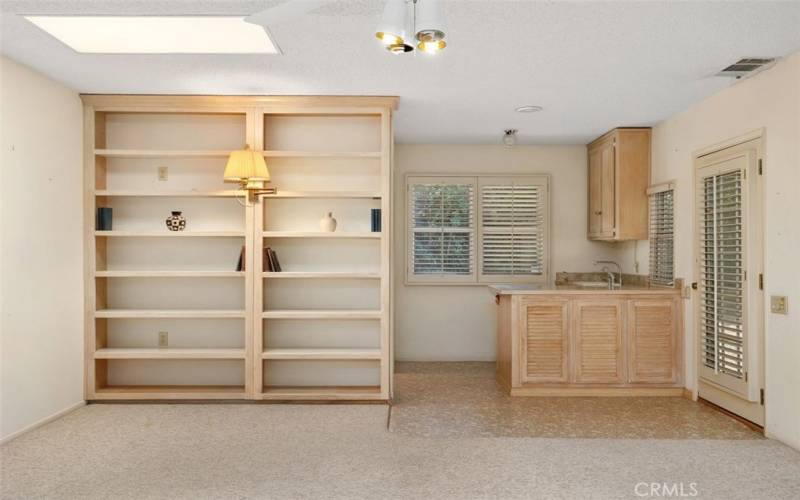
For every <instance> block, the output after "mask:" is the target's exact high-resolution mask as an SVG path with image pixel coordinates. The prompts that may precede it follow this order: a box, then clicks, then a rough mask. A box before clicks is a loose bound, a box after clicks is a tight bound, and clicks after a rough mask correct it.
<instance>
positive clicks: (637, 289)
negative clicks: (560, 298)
mask: <svg viewBox="0 0 800 500" xmlns="http://www.w3.org/2000/svg"><path fill="white" fill-rule="evenodd" d="M489 290H490V291H491V292H492V294H494V295H540V294H576V295H625V294H658V295H664V294H679V293H680V288H677V287H676V288H669V287H663V286H652V287H650V286H642V285H623V286H622V287H616V288H614V289H613V290H609V289H608V288H607V287H586V286H580V285H574V284H568V285H557V284H555V283H547V284H545V283H542V284H534V283H530V284H517V285H489Z"/></svg>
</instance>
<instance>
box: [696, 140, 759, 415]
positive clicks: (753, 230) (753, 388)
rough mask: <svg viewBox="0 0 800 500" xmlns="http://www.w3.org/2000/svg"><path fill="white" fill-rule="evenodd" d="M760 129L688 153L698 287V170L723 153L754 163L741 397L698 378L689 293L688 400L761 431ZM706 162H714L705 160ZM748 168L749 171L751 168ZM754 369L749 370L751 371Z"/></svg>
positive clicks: (749, 203) (748, 204) (750, 180)
mask: <svg viewBox="0 0 800 500" xmlns="http://www.w3.org/2000/svg"><path fill="white" fill-rule="evenodd" d="M765 135H766V134H765V129H763V128H761V129H758V130H754V131H752V132H749V133H747V134H743V135H741V136H738V137H735V138H732V139H729V140H726V141H723V142H720V143H717V144H715V145H712V146H709V147H706V148H703V149H700V150H697V151H695V152H694V153H693V155H692V167H693V168H692V171H693V183H692V199H693V202H692V206H694V211H693V213H692V227H693V232H692V237H693V254H692V257H693V260H694V262H693V278H694V279H693V281H694V282H695V283H699V279H700V270H699V257H700V245H699V231H700V223H699V220H698V210H699V207H698V206H697V199H698V197H697V186H698V184H697V183H698V181H699V177H700V169H701V168H703V167H706V166H708V165H709V163H713V162H717V161H722V158H721V157H722V156H723V155H730V156H735V155H737V154H742V153H746V152H748V151H754V152H755V155H754V162H755V164H754V165H752V166H748V167H747V170H748V174H747V176H748V177H747V178H746V179H745V180H744V185H743V187H744V189H746V190H747V194H746V197H745V199H746V209H747V213H746V214H743V215H744V216H745V217H746V218H747V223H746V226H745V238H746V239H747V247H746V252H747V261H746V264H745V270H746V272H747V280H746V281H745V286H746V290H747V291H746V293H747V296H746V302H745V304H744V305H745V310H744V311H743V312H744V315H743V317H744V321H745V328H746V331H747V339H746V342H747V352H748V354H749V358H748V359H746V360H745V363H746V369H747V376H748V379H747V383H748V385H747V388H748V389H747V399H743V398H742V395H740V394H737V393H736V392H734V391H732V390H730V389H728V388H726V387H723V386H721V385H719V384H715V383H714V382H713V381H710V380H707V379H704V378H702V377H701V367H702V359H701V356H700V341H701V330H700V328H699V317H700V300H699V299H700V297H699V294H698V293H694V294H693V295H694V300H693V307H692V309H693V311H692V323H693V325H694V332H695V335H694V337H695V338H694V346H693V349H692V352H693V353H694V356H695V360H694V361H695V363H694V366H695V377H694V378H695V389H694V394H693V396H694V399H697V398H698V397H699V398H703V399H705V400H708V401H710V402H712V403H714V404H716V405H717V406H720V407H722V408H724V409H726V410H728V411H731V412H733V413H735V414H737V415H740V416H742V417H743V418H745V419H747V420H749V421H752V422H754V423H756V424H757V425H759V426H761V427H764V425H765V413H766V412H765V404H764V401H763V397H762V396H763V391H764V387H765V378H764V373H765V357H764V351H765V341H766V339H765V336H766V331H765V328H764V322H765V318H764V316H765V313H764V296H765V294H764V290H763V289H760V288H759V277H760V276H763V273H764V196H763V190H764V177H763V175H762V174H760V173H759V170H758V167H759V165H760V163H761V162H763V160H764V156H765V155H764V153H765V147H764V146H765ZM709 160H714V161H713V162H709ZM751 167H752V168H751ZM751 368H754V369H751Z"/></svg>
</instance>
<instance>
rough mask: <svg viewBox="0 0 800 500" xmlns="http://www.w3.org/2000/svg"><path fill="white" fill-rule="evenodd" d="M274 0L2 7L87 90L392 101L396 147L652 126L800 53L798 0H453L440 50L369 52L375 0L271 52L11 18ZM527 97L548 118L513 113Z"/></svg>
mask: <svg viewBox="0 0 800 500" xmlns="http://www.w3.org/2000/svg"><path fill="white" fill-rule="evenodd" d="M300 1H302V0H300ZM423 1H424V0H423ZM278 3H281V2H277V1H273V2H267V1H233V0H230V1H189V0H182V1H148V0H140V1H136V0H118V1H12V0H0V9H1V11H2V47H1V48H2V52H3V53H4V54H5V55H7V56H9V57H11V58H12V59H15V60H17V61H19V62H22V63H24V64H27V65H29V66H31V67H33V68H35V69H37V70H39V71H41V72H42V73H44V74H46V75H48V76H50V77H52V78H54V79H56V80H59V81H61V82H64V83H65V84H67V85H68V86H70V87H72V88H74V89H76V90H78V91H80V92H85V93H155V94H162V93H163V94H349V95H359V94H369V95H398V96H400V97H401V101H400V110H399V111H398V113H397V118H396V121H395V129H396V135H397V140H398V142H453V143H496V142H499V141H500V136H501V134H502V130H503V129H504V128H518V129H519V130H520V142H522V143H539V144H548V143H585V142H588V140H590V139H591V138H593V137H595V136H597V135H599V134H601V133H602V132H604V131H606V130H607V129H609V128H612V127H615V126H623V125H624V126H633V125H651V124H654V123H656V122H658V121H659V120H661V119H663V118H666V117H668V116H670V115H671V114H673V113H675V112H678V111H680V110H683V109H685V108H686V107H688V106H689V105H690V104H691V103H693V102H696V101H698V100H700V99H702V98H704V97H706V96H708V95H710V94H712V93H714V92H716V91H718V90H720V89H721V88H723V87H725V86H728V85H731V82H730V80H727V79H724V78H719V77H714V76H713V75H714V73H716V72H717V71H718V70H720V69H721V68H723V67H724V66H726V65H728V64H729V63H731V62H733V61H734V60H736V59H738V58H739V57H742V56H785V55H787V54H789V53H791V52H794V51H796V50H800V1H791V2H780V3H779V2H699V1H691V2H534V1H491V0H483V1H469V0H453V1H449V2H444V3H445V7H444V8H445V16H446V19H447V28H448V44H449V45H448V48H447V50H446V51H445V52H444V53H443V54H441V55H438V56H434V57H431V56H427V55H425V54H417V55H406V56H392V55H391V54H389V53H387V52H386V51H384V50H383V49H382V48H381V47H380V46H379V45H378V43H377V42H376V41H375V39H374V38H373V31H374V29H375V26H376V24H377V23H378V21H379V19H380V16H381V12H382V4H383V2H382V1H381V0H361V1H356V0H353V1H335V2H333V3H330V4H328V5H325V6H324V7H321V8H319V9H317V10H314V11H312V12H310V13H309V14H307V15H305V16H303V17H300V18H297V19H296V20H293V21H291V22H287V23H285V24H281V25H278V26H275V27H273V29H272V30H271V31H272V32H273V34H274V36H275V39H276V40H277V42H278V44H279V45H280V46H281V48H282V49H283V52H284V54H283V55H277V56H275V55H234V56H231V55H88V54H77V53H75V52H73V51H72V50H71V49H69V48H67V47H66V46H64V45H62V44H61V43H59V42H58V41H57V40H55V39H53V38H51V37H50V36H49V35H47V34H46V33H43V32H41V31H39V30H38V29H37V28H36V27H34V26H33V25H32V24H30V23H29V22H27V21H26V20H25V19H23V18H22V17H20V16H19V14H84V15H85V14H117V15H125V14H131V15H132V14H139V15H141V14H150V15H164V14H217V15H219V14H224V15H247V14H251V13H254V12H257V11H259V10H261V9H263V8H266V7H269V6H272V5H277V4H278ZM523 104H535V105H540V106H543V107H544V111H542V112H540V113H533V114H519V113H515V112H514V108H515V107H517V106H520V105H523Z"/></svg>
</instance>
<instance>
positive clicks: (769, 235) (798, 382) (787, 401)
mask: <svg viewBox="0 0 800 500" xmlns="http://www.w3.org/2000/svg"><path fill="white" fill-rule="evenodd" d="M762 127H763V128H764V129H765V148H766V152H765V161H766V163H765V172H764V175H765V178H764V181H765V190H764V196H765V200H764V207H765V211H766V215H765V225H764V234H765V243H764V255H765V262H764V264H765V292H766V293H765V298H766V301H767V304H766V311H768V312H767V314H766V318H765V322H766V346H765V347H766V398H767V404H766V413H767V431H768V433H769V434H771V435H773V436H775V437H776V438H778V439H780V440H781V441H784V442H786V443H789V444H791V445H792V446H794V447H796V448H800V371H798V370H797V365H798V361H800V264H798V257H797V253H798V249H800V224H798V218H800V53H798V54H795V55H794V56H793V57H791V58H788V59H786V60H784V61H782V62H781V63H779V64H778V65H777V66H775V67H773V68H772V69H770V70H768V71H766V72H764V73H762V74H760V75H757V76H755V77H753V78H751V79H748V80H744V81H741V82H738V83H736V84H735V85H733V86H731V87H730V88H728V89H725V90H724V91H722V92H720V93H718V94H716V95H714V96H712V97H710V98H708V99H706V100H704V101H702V102H700V103H698V104H696V105H694V106H692V107H691V108H689V109H688V110H686V111H684V112H682V113H679V114H677V115H675V116H673V117H671V118H669V119H667V120H666V121H664V122H662V123H660V124H659V125H657V126H656V127H655V128H654V130H653V173H652V179H653V183H658V182H663V181H668V180H676V181H677V188H676V202H675V203H676V221H675V250H676V275H677V276H679V277H683V278H686V279H687V281H692V274H693V247H692V223H693V219H692V216H693V207H694V205H693V191H692V175H693V172H692V153H693V152H694V151H696V150H698V149H701V148H705V147H707V146H711V145H713V144H716V143H719V142H722V141H725V140H728V139H731V138H734V137H737V136H740V135H742V134H745V133H747V132H750V131H753V130H756V129H760V128H762ZM638 259H639V261H640V262H642V263H643V264H644V265H643V269H642V270H643V271H646V262H647V244H646V242H640V243H639V244H638ZM632 262H633V247H632V246H631V245H630V244H629V245H628V248H627V250H626V251H625V263H626V266H627V267H628V269H630V267H631V266H632ZM770 295H787V296H789V315H787V316H784V315H778V314H771V313H769V296H770ZM686 317H687V322H686V333H687V335H686V353H687V381H688V383H689V384H690V385H691V386H694V381H695V372H696V370H695V359H694V351H695V349H694V345H695V336H694V328H693V326H694V325H693V321H692V320H691V318H692V303H691V302H690V301H687V302H686Z"/></svg>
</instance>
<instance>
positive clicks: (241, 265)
mask: <svg viewBox="0 0 800 500" xmlns="http://www.w3.org/2000/svg"><path fill="white" fill-rule="evenodd" d="M244 252H245V247H244V245H242V251H241V252H239V262H237V263H236V270H237V271H245V267H246V260H245V253H244Z"/></svg>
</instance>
